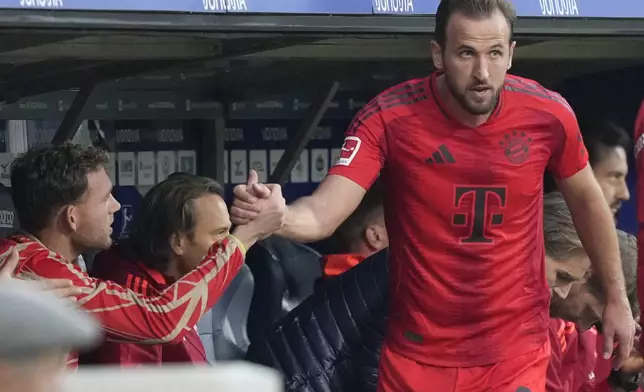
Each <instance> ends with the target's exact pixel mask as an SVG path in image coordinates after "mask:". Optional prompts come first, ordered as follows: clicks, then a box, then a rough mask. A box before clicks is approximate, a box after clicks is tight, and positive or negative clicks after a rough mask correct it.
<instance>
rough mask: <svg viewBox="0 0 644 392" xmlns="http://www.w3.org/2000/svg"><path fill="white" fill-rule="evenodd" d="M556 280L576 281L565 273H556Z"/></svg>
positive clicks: (564, 281)
mask: <svg viewBox="0 0 644 392" xmlns="http://www.w3.org/2000/svg"><path fill="white" fill-rule="evenodd" d="M557 280H558V281H559V282H562V283H573V282H576V281H577V279H575V278H573V277H572V276H570V275H566V274H557Z"/></svg>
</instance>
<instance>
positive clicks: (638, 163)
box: [634, 101, 644, 353]
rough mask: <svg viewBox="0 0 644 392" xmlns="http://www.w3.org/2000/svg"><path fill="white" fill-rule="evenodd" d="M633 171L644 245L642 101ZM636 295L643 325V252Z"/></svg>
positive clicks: (640, 238)
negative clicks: (635, 174)
mask: <svg viewBox="0 0 644 392" xmlns="http://www.w3.org/2000/svg"><path fill="white" fill-rule="evenodd" d="M634 134H635V135H634V136H635V137H634V140H635V148H634V153H635V169H636V172H637V188H636V189H637V192H636V193H637V222H638V231H637V240H638V243H640V244H641V243H644V156H642V149H643V148H644V101H642V103H641V106H640V109H639V111H638V113H637V117H636V120H635V131H634ZM637 259H638V262H637V295H638V298H639V303H640V315H639V321H640V323H644V313H643V309H644V307H643V306H642V304H643V303H644V252H639V251H638V253H637ZM642 326H643V327H644V325H642ZM640 352H643V353H644V341H643V340H641V339H640Z"/></svg>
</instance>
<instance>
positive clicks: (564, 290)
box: [553, 284, 572, 299]
mask: <svg viewBox="0 0 644 392" xmlns="http://www.w3.org/2000/svg"><path fill="white" fill-rule="evenodd" d="M571 287H572V284H566V285H563V286H559V287H555V289H554V290H553V292H554V293H555V294H557V296H558V297H559V298H561V299H566V298H567V297H568V294H569V293H570V288H571Z"/></svg>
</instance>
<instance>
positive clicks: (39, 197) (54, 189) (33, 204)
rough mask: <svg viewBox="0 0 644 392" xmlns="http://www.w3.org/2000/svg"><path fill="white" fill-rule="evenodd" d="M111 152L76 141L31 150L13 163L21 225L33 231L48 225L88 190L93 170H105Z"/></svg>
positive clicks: (14, 196)
mask: <svg viewBox="0 0 644 392" xmlns="http://www.w3.org/2000/svg"><path fill="white" fill-rule="evenodd" d="M108 163H109V157H108V155H107V153H106V152H105V151H103V150H101V149H99V148H95V147H87V148H86V147H83V146H81V145H79V144H74V143H63V144H60V145H57V146H51V147H44V148H35V149H30V150H29V151H27V152H26V153H24V154H22V155H21V156H20V157H18V158H16V160H14V161H13V163H12V164H11V197H12V199H13V204H14V205H15V208H16V211H17V212H18V220H19V221H20V226H21V227H22V228H23V229H24V230H26V231H28V232H29V233H37V232H39V231H41V230H43V229H44V228H46V227H47V226H48V225H49V224H50V223H51V221H52V219H54V217H55V216H56V214H57V213H58V212H59V211H60V209H61V208H63V207H64V206H67V205H71V204H74V203H77V202H78V201H79V200H80V199H81V198H82V197H83V195H85V192H87V187H88V182H87V181H88V180H87V175H88V174H89V173H92V172H95V171H98V170H103V169H105V167H107V165H108Z"/></svg>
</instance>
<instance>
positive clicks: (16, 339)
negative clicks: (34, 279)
mask: <svg viewBox="0 0 644 392" xmlns="http://www.w3.org/2000/svg"><path fill="white" fill-rule="evenodd" d="M28 283H29V282H26V281H22V280H19V279H4V280H3V281H2V283H1V284H0V337H2V338H1V339H0V385H1V387H0V389H1V390H2V392H51V391H57V390H59V389H58V386H57V384H58V382H59V381H60V380H59V378H60V377H61V376H62V374H63V371H64V370H65V363H66V360H67V358H68V356H69V353H70V351H72V350H74V351H75V350H81V349H86V348H90V347H93V346H94V345H95V344H97V343H98V342H99V340H100V337H101V329H100V326H99V324H98V323H97V322H96V320H94V319H93V318H92V317H91V316H89V315H87V314H86V313H85V312H83V311H81V310H80V309H78V308H77V307H76V306H73V304H70V303H69V302H68V301H66V300H64V299H61V298H59V297H58V296H57V295H55V294H54V293H53V292H45V291H42V290H39V289H38V288H37V286H35V285H31V284H28Z"/></svg>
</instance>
